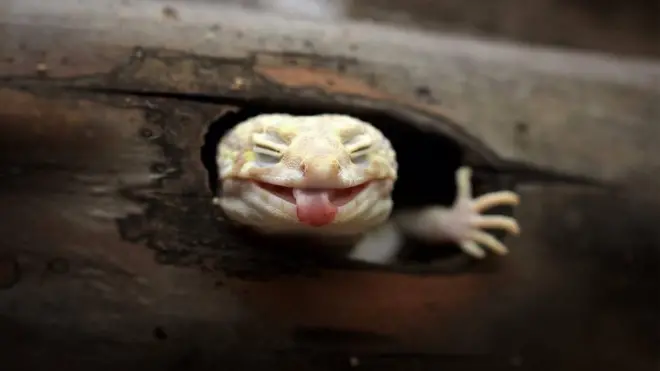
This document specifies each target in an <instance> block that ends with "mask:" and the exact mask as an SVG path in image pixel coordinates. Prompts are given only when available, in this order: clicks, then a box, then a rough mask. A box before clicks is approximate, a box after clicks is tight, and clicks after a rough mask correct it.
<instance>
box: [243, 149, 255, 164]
mask: <svg viewBox="0 0 660 371" xmlns="http://www.w3.org/2000/svg"><path fill="white" fill-rule="evenodd" d="M256 159H257V155H256V154H255V153H254V152H252V151H245V152H243V160H244V161H246V162H253V161H255V160H256Z"/></svg>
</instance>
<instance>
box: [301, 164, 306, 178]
mask: <svg viewBox="0 0 660 371" xmlns="http://www.w3.org/2000/svg"><path fill="white" fill-rule="evenodd" d="M300 171H301V172H302V173H303V175H305V174H307V164H305V163H304V162H302V163H300Z"/></svg>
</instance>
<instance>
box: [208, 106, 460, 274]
mask: <svg viewBox="0 0 660 371" xmlns="http://www.w3.org/2000/svg"><path fill="white" fill-rule="evenodd" d="M266 113H288V114H293V115H315V114H321V113H324V112H323V111H320V110H314V109H301V108H292V107H264V106H256V105H255V106H244V107H242V109H240V110H238V111H234V112H229V113H227V114H225V115H223V116H222V117H219V118H218V119H216V120H215V121H214V122H212V123H211V124H210V126H209V129H208V131H207V133H206V135H205V143H204V145H203V147H202V149H201V161H202V162H203V164H204V166H205V168H206V170H207V172H208V186H209V188H210V190H211V192H212V194H213V196H214V197H215V196H217V195H218V194H219V193H220V192H221V184H219V180H218V168H217V165H216V155H217V146H218V143H219V141H220V140H221V138H222V137H223V135H224V134H225V133H227V132H228V131H229V130H230V129H231V128H232V127H234V126H235V125H237V124H239V123H241V122H243V121H245V120H247V119H249V118H251V117H254V116H257V115H260V114H266ZM335 113H342V112H335ZM351 115H352V116H354V117H357V118H359V119H362V120H364V121H367V122H370V123H372V124H373V125H374V126H376V127H377V128H378V129H380V130H381V131H382V132H383V133H384V134H385V136H387V137H388V138H389V140H390V141H391V143H392V146H393V147H394V149H395V151H396V153H397V161H398V163H399V173H398V179H397V182H396V184H395V187H394V191H393V195H392V198H393V200H394V211H393V212H397V211H398V210H402V209H406V208H411V207H419V206H425V205H430V204H439V205H445V206H449V205H451V204H452V202H453V200H454V198H455V195H456V185H455V179H454V174H455V171H456V169H457V168H458V167H459V166H460V165H461V160H462V157H463V152H464V151H463V149H462V148H461V146H460V145H459V144H458V143H457V142H456V141H454V140H453V139H451V138H448V137H446V136H443V135H441V134H439V133H435V132H430V131H423V130H421V129H419V128H417V127H416V126H414V125H412V124H410V123H405V122H401V121H400V120H396V119H393V118H391V117H388V116H386V115H380V114H370V115H364V114H351ZM406 245H407V247H408V246H410V248H406V249H405V256H402V257H401V259H403V260H404V261H410V262H414V263H430V262H434V263H435V262H437V261H438V260H444V259H448V258H454V257H457V256H458V255H463V253H462V252H461V251H460V249H459V248H458V247H457V246H455V245H454V244H447V245H446V246H437V245H434V246H433V247H430V246H424V245H423V244H422V243H421V242H417V241H409V243H407V244H406Z"/></svg>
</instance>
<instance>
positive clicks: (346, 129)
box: [214, 114, 520, 264]
mask: <svg viewBox="0 0 660 371" xmlns="http://www.w3.org/2000/svg"><path fill="white" fill-rule="evenodd" d="M216 160H217V165H218V168H219V176H220V181H221V183H222V193H221V195H220V196H219V197H217V198H215V199H214V203H215V204H216V205H219V206H220V207H221V208H222V209H223V211H224V213H225V215H226V216H227V217H228V218H229V219H231V220H232V221H234V222H236V223H239V224H241V225H245V226H248V227H251V228H252V229H254V230H255V231H257V232H260V233H264V234H275V235H278V234H279V235H304V236H312V237H319V240H326V239H332V238H344V239H346V240H350V241H351V245H352V250H351V253H350V254H349V258H350V259H355V260H361V261H366V262H371V263H380V264H385V263H390V262H391V261H392V259H394V257H395V256H396V254H397V253H398V251H399V250H400V249H401V248H402V246H403V241H404V237H405V236H414V237H416V238H420V239H423V240H426V241H429V242H437V243H441V242H447V241H454V242H457V243H458V244H459V246H461V248H462V250H463V251H464V252H465V253H467V254H469V255H471V256H473V257H476V258H483V257H484V256H485V255H486V252H485V250H484V248H482V246H484V247H486V248H488V249H490V250H491V251H493V252H495V253H497V254H500V255H504V254H506V253H507V252H508V249H507V248H506V246H505V245H503V244H502V243H501V242H500V241H498V240H497V239H496V238H495V237H493V236H492V235H491V234H489V233H487V232H485V231H483V230H482V229H483V228H495V229H504V230H506V231H508V232H509V233H511V234H518V233H519V232H520V229H519V226H518V223H517V222H516V220H515V219H513V218H510V217H507V216H501V215H482V214H481V213H482V212H483V211H485V210H486V209H489V208H491V207H493V206H497V205H517V204H518V203H519V196H518V195H517V194H516V193H514V192H510V191H499V192H493V193H488V194H485V195H482V196H480V197H477V198H473V197H472V190H471V184H470V183H471V179H470V178H471V169H470V168H468V167H461V168H459V169H458V170H457V171H456V185H457V189H458V192H457V197H456V200H455V202H454V204H453V205H452V206H451V207H446V206H441V205H430V206H427V207H424V208H420V209H418V210H412V211H406V212H401V213H397V214H392V206H393V202H392V198H391V195H392V190H393V187H394V184H395V182H396V179H397V170H398V163H397V160H396V152H395V150H394V148H392V145H391V143H390V141H389V140H388V139H387V138H386V137H385V136H384V135H383V133H382V132H381V131H380V130H378V129H377V128H376V127H374V126H373V125H371V124H369V123H367V122H365V121H362V120H359V119H356V118H353V117H351V116H346V115H339V114H321V115H314V116H293V115H288V114H263V115H259V116H255V117H253V118H250V119H248V120H246V121H244V122H242V123H239V124H238V125H236V126H235V127H234V128H232V129H231V130H230V131H229V132H228V133H227V134H225V136H224V137H223V138H222V139H221V140H220V143H219V144H218V155H217V159H216ZM420 161H427V162H429V165H428V166H429V171H432V170H431V169H432V161H429V159H420ZM480 245H482V246H480Z"/></svg>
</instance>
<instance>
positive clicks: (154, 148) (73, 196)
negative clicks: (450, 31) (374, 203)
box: [0, 1, 660, 370]
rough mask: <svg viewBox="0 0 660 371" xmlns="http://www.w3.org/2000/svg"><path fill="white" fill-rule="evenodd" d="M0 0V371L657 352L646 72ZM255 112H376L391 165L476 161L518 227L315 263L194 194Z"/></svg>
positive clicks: (242, 20) (152, 9)
mask: <svg viewBox="0 0 660 371" xmlns="http://www.w3.org/2000/svg"><path fill="white" fill-rule="evenodd" d="M10 3H11V4H12V5H14V7H13V8H8V11H5V12H3V13H1V14H0V24H1V25H2V27H0V40H2V41H1V42H0V84H1V85H0V102H2V103H3V104H2V105H0V177H1V178H0V180H1V181H0V199H1V200H2V203H0V205H2V206H3V207H2V208H0V220H2V222H1V223H0V233H1V234H0V236H2V239H1V240H0V241H1V242H0V254H1V259H0V288H1V291H0V339H1V340H2V344H3V347H2V350H1V351H0V361H2V364H3V365H8V366H7V367H8V369H11V370H21V369H26V370H27V369H42V368H44V367H48V366H49V367H53V366H54V365H55V366H59V365H65V364H66V365H67V368H68V369H71V370H78V369H80V370H83V369H85V370H87V369H90V368H94V369H117V368H133V367H135V368H137V365H139V367H140V368H141V369H142V370H147V369H153V370H157V369H158V370H161V369H163V368H165V367H168V368H170V369H185V370H198V369H200V370H201V369H217V368H218V367H229V368H230V369H233V368H232V367H230V366H233V367H239V366H240V367H243V368H245V369H248V370H249V369H255V370H256V369H273V368H280V369H296V370H317V369H336V368H340V369H341V368H348V367H356V366H359V367H360V368H366V369H374V370H376V369H379V370H382V369H388V370H389V369H402V370H403V369H405V370H410V369H411V368H413V369H415V368H417V369H437V368H441V369H445V370H454V369H455V370H459V369H461V370H464V369H475V370H476V369H489V370H491V369H496V370H499V369H502V370H504V369H511V368H517V369H530V370H538V369H562V370H578V369H579V370H584V369H595V368H604V367H610V368H613V369H627V370H651V369H653V367H654V365H655V364H657V362H658V355H657V352H656V351H655V349H654V346H655V344H657V328H658V324H659V320H658V315H657V313H658V309H659V303H658V301H657V297H658V296H657V293H658V288H659V286H658V285H660V280H659V279H658V278H660V277H659V273H658V272H659V269H658V268H659V265H660V264H659V258H660V257H659V256H658V251H660V250H658V246H659V244H660V232H659V231H658V229H657V228H656V226H655V221H656V220H658V217H660V199H658V196H657V194H656V193H657V192H653V191H654V190H655V189H657V187H658V185H659V184H660V178H658V176H657V174H658V172H657V171H656V170H658V169H659V168H660V158H659V157H658V156H653V153H654V152H655V146H656V142H657V139H658V138H660V129H659V128H658V126H657V125H656V124H655V122H656V121H657V120H658V119H660V110H659V109H658V105H657V103H658V101H659V98H660V94H659V91H660V87H659V86H658V81H660V67H659V66H658V65H657V64H654V63H651V62H645V61H628V60H612V59H610V58H608V57H604V56H598V55H578V54H569V53H565V52H558V51H546V50H533V51H532V50H526V49H523V48H520V47H513V46H509V45H499V44H490V43H483V42H479V41H475V40H461V39H452V38H449V37H446V36H442V35H426V34H408V33H403V32H401V31H396V30H392V29H388V28H385V27H376V26H367V25H364V24H357V23H350V22H349V23H347V24H345V25H337V24H324V23H319V22H308V21H302V20H300V21H291V20H287V21H284V20H282V19H279V18H276V17H274V16H267V15H258V14H252V13H248V12H243V11H240V12H239V11H233V10H228V9H226V8H224V7H223V6H220V5H209V4H204V5H199V4H197V5H195V4H188V5H186V6H185V7H184V6H183V5H181V6H178V8H177V9H178V13H179V14H180V17H179V19H178V20H177V21H173V20H171V19H169V20H163V19H160V17H161V14H162V13H161V10H162V9H161V7H162V6H161V5H160V4H159V3H151V2H144V3H143V5H142V6H141V7H137V8H135V9H133V8H130V9H132V10H126V11H127V12H128V14H124V15H125V16H123V17H121V18H118V16H117V15H116V14H115V13H116V9H114V8H112V7H110V6H109V5H108V4H106V5H105V6H99V5H98V4H97V5H96V6H94V7H90V8H78V6H79V4H78V3H75V4H73V2H69V1H61V2H58V3H57V7H56V8H50V7H49V6H45V7H43V8H39V7H34V5H35V3H36V2H32V1H21V2H18V1H17V2H13V1H12V2H10ZM99 4H102V3H99ZM73 5H76V7H74V6H73ZM138 10H139V11H138ZM208 13H210V14H213V16H212V17H208V16H207V15H206V14H208ZM217 24H221V25H222V26H221V27H218V26H217ZM309 45H313V50H311V47H310V46H309ZM282 50H284V52H282ZM393 56H395V57H393ZM558 63H559V64H558ZM422 87H426V88H427V89H429V90H431V91H432V92H433V94H432V95H433V97H436V99H437V100H439V102H438V101H435V102H433V101H431V102H427V101H426V100H427V99H421V97H420V96H419V92H420V88H422ZM422 95H427V94H422ZM427 98H428V97H427ZM264 110H287V111H292V112H316V111H319V110H333V111H342V112H350V113H354V114H356V115H363V116H365V117H368V118H371V119H373V120H376V121H378V122H377V124H380V125H382V126H384V127H385V128H389V129H388V130H391V131H392V133H397V134H400V135H401V138H403V139H402V140H401V141H400V142H399V143H400V144H399V145H400V149H401V152H402V154H403V156H404V157H405V158H411V157H414V156H415V155H416V153H418V152H415V151H422V152H423V153H425V154H428V155H429V156H436V158H438V156H446V157H443V158H438V159H439V161H438V163H439V164H441V165H442V166H439V167H438V177H439V178H438V179H439V180H437V181H431V180H428V179H427V180H428V181H429V184H432V185H434V186H435V185H437V183H438V182H440V183H442V181H444V182H446V181H448V179H451V170H452V168H453V167H455V166H456V165H457V164H458V162H459V161H466V162H468V163H471V164H474V165H477V166H481V167H482V168H483V169H484V170H483V172H482V173H481V175H482V180H480V183H479V184H480V188H479V189H480V190H481V191H484V190H487V189H491V188H498V187H501V186H510V185H516V186H517V189H518V190H519V191H520V192H521V194H522V195H523V204H522V205H521V206H520V207H519V208H518V209H516V211H515V214H516V216H517V218H519V220H520V221H521V224H522V228H523V235H522V236H521V237H519V238H507V240H506V242H507V244H509V245H510V246H511V250H512V253H511V254H510V255H509V256H507V257H506V258H492V259H489V260H487V261H485V262H480V263H478V264H473V265H461V264H459V265H458V268H457V269H455V270H454V271H452V272H451V274H449V272H448V271H447V270H443V269H435V268H437V267H436V266H435V265H433V264H431V263H429V262H428V261H427V262H422V263H419V264H417V265H413V266H412V268H410V269H406V267H393V268H392V269H390V270H376V269H373V268H371V267H351V266H343V265H339V266H336V265H332V264H329V263H327V262H324V261H319V260H317V259H312V258H309V257H305V256H301V255H297V254H295V253H292V252H288V251H286V252H285V251H284V250H279V248H280V246H276V245H273V246H264V245H262V244H256V243H254V242H253V241H251V240H249V239H245V238H244V236H242V235H240V234H237V233H234V231H233V230H231V229H230V228H229V227H228V226H227V225H226V223H225V222H224V221H223V220H222V219H221V217H220V216H219V215H218V213H217V212H216V210H214V208H213V207H212V206H211V204H210V199H211V196H212V192H213V190H214V189H213V187H209V184H210V183H211V184H213V183H212V181H211V182H210V181H209V172H208V169H207V168H205V164H204V162H203V161H202V157H203V155H204V153H206V155H208V153H207V152H205V149H204V148H206V150H208V146H207V147H204V145H205V140H208V139H209V137H212V136H217V135H218V133H220V132H221V131H222V130H223V129H226V128H224V127H223V125H229V124H230V122H231V117H230V116H229V115H230V113H231V112H239V116H240V114H249V113H251V112H257V111H264ZM241 112H242V113H241ZM228 117H230V118H229V119H228ZM235 118H236V116H235V117H234V119H235ZM213 122H215V124H213V127H214V128H211V125H212V123H213ZM210 128H211V129H210ZM209 130H211V134H212V135H209ZM423 138H431V139H428V140H429V142H424V141H423ZM408 141H412V142H408ZM438 143H440V145H438ZM211 144H212V143H211ZM438 147H440V148H439V149H438ZM429 148H431V149H434V148H435V149H434V150H435V152H433V151H431V149H429ZM426 149H429V151H430V152H428V153H427V152H424V151H426ZM422 152H419V153H422ZM206 155H204V156H206ZM206 158H207V159H208V157H206ZM445 160H446V162H444V161H445ZM406 163H408V164H412V162H411V161H408V160H403V161H402V167H403V168H404V169H409V170H407V175H406V177H407V178H408V183H407V185H406V186H402V187H403V188H400V189H403V191H401V190H399V191H398V192H399V193H398V195H397V197H398V198H399V200H406V202H408V201H410V202H413V201H411V200H412V198H411V195H410V194H412V193H419V194H421V195H422V196H423V197H422V199H420V200H421V201H426V202H428V201H430V200H436V199H437V200H440V199H443V198H444V200H443V201H445V202H446V201H447V200H450V199H451V197H452V194H451V192H452V191H451V187H449V188H448V189H444V188H442V187H439V188H437V189H436V188H432V187H430V188H425V189H423V191H420V190H417V191H416V188H411V187H412V186H411V184H412V183H414V181H420V179H421V180H423V179H424V178H419V177H420V175H419V174H422V173H421V172H420V171H417V169H416V168H413V167H412V165H411V166H410V167H406ZM549 172H552V174H551V175H552V176H551V175H543V174H549ZM562 174H564V175H566V176H564V177H560V176H558V175H562ZM571 176H572V177H583V178H589V179H593V180H595V181H597V182H598V184H599V185H597V186H586V185H583V184H580V183H579V182H577V181H575V182H574V181H572V180H571V179H572V178H571ZM211 178H213V177H212V173H211ZM411 179H412V180H411ZM550 179H555V181H553V182H550V181H549V180H550ZM211 180H212V179H211ZM531 181H534V182H531ZM419 184H423V183H419ZM441 185H442V184H440V186H441ZM612 185H615V186H616V188H615V189H612V187H611V186H612ZM420 200H416V201H417V202H420ZM425 264H426V266H427V268H430V269H423V268H424V267H423V266H424V265H425ZM420 265H421V266H422V267H420ZM422 272H423V273H424V274H422Z"/></svg>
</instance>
